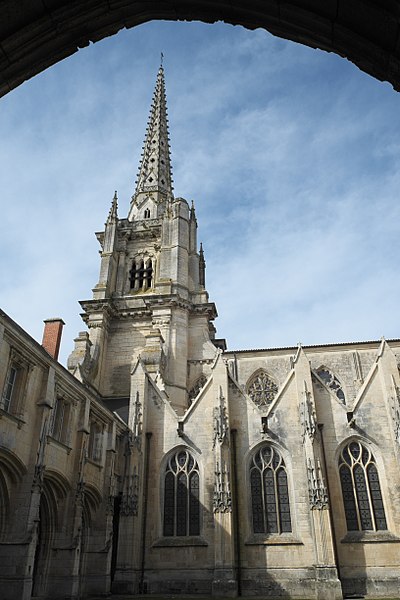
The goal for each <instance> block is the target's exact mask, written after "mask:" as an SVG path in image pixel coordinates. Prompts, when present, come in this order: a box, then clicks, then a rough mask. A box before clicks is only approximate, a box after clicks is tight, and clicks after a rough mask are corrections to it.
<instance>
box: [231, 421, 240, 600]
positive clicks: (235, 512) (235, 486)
mask: <svg viewBox="0 0 400 600" xmlns="http://www.w3.org/2000/svg"><path fill="white" fill-rule="evenodd" d="M236 433H237V429H231V439H232V467H233V469H232V470H233V490H232V493H233V527H234V530H235V558H236V576H237V587H238V596H241V595H242V573H241V568H242V565H241V557H240V531H239V496H238V491H237V490H238V478H237V461H236Z"/></svg>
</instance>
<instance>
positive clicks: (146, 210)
mask: <svg viewBox="0 0 400 600" xmlns="http://www.w3.org/2000/svg"><path fill="white" fill-rule="evenodd" d="M143 216H144V218H145V219H150V209H149V208H145V210H144V213H143Z"/></svg>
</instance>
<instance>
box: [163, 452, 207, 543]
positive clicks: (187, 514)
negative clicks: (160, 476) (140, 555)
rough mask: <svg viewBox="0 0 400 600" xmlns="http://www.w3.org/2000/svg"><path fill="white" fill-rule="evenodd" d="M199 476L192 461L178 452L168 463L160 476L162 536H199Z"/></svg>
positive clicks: (188, 455)
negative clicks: (162, 504) (162, 494)
mask: <svg viewBox="0 0 400 600" xmlns="http://www.w3.org/2000/svg"><path fill="white" fill-rule="evenodd" d="M199 494H200V476H199V467H198V465H197V462H196V460H195V459H194V458H193V456H192V455H191V454H190V452H188V451H187V450H178V451H177V452H176V453H175V454H173V455H172V456H171V457H170V459H169V460H168V464H167V467H166V469H165V476H164V535H165V536H188V535H199V534H200V500H199Z"/></svg>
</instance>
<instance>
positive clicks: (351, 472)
mask: <svg viewBox="0 0 400 600" xmlns="http://www.w3.org/2000/svg"><path fill="white" fill-rule="evenodd" d="M354 466H355V465H354V461H353V460H352V465H351V467H350V474H351V484H352V486H353V496H354V505H355V507H356V515H357V524H358V530H359V531H362V522H361V516H360V507H359V505H358V494H357V488H356V482H355V480H354Z"/></svg>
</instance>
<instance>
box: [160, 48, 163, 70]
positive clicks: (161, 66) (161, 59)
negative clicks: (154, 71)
mask: <svg viewBox="0 0 400 600" xmlns="http://www.w3.org/2000/svg"><path fill="white" fill-rule="evenodd" d="M163 61H164V53H163V52H161V57H160V69H162V68H163Z"/></svg>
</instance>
